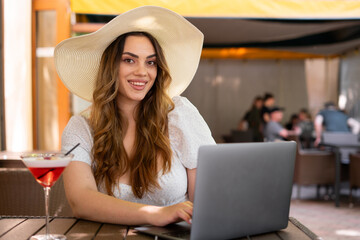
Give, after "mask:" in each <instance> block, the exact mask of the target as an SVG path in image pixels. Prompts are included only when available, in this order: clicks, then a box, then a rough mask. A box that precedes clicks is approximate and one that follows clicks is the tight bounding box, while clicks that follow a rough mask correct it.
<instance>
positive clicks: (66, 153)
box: [37, 143, 80, 179]
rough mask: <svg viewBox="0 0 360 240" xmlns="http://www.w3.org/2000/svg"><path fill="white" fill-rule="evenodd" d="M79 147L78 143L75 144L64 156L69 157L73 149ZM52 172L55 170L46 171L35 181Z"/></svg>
mask: <svg viewBox="0 0 360 240" xmlns="http://www.w3.org/2000/svg"><path fill="white" fill-rule="evenodd" d="M79 145H80V143H78V144H76V145H75V146H74V147H73V148H72V149H70V150H69V151H68V152H67V153H65V156H67V155H69V154H70V153H71V152H72V151H73V150H74V149H75V148H77V147H78V146H79ZM54 170H55V168H52V169H50V170H48V171H46V172H45V173H44V174H42V175H41V176H39V177H38V178H37V179H40V178H42V177H44V176H45V175H46V174H48V173H49V172H51V171H54Z"/></svg>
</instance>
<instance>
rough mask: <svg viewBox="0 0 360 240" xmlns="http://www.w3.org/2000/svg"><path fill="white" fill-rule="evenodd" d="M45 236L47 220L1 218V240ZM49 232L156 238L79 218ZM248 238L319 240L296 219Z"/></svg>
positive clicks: (57, 223)
mask: <svg viewBox="0 0 360 240" xmlns="http://www.w3.org/2000/svg"><path fill="white" fill-rule="evenodd" d="M39 233H40V234H44V233H45V219H44V217H7V216H0V239H1V240H8V239H9V240H23V239H28V238H29V237H30V236H32V235H34V234H39ZM50 233H57V234H64V235H66V237H67V239H69V240H71V239H74V240H75V239H81V240H82V239H96V240H98V239H109V240H110V239H129V240H150V239H154V237H151V236H148V235H144V234H141V233H138V232H136V231H135V230H133V227H129V226H124V225H115V224H106V223H99V222H92V221H87V220H82V219H76V218H60V217H56V218H53V219H52V220H51V222H50ZM241 239H244V240H247V239H252V240H256V239H259V240H260V239H262V240H266V239H272V240H277V239H283V240H291V239H297V240H298V239H299V240H301V239H320V238H318V237H317V236H316V235H315V234H314V233H312V232H311V231H310V230H309V229H308V228H306V227H305V226H303V225H302V224H301V223H300V222H298V221H297V220H296V219H294V218H290V219H289V225H288V227H287V228H286V229H284V230H280V231H277V232H274V233H267V234H263V235H258V236H253V237H250V238H241Z"/></svg>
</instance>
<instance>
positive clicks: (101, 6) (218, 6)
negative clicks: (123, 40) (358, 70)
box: [71, 0, 360, 19]
mask: <svg viewBox="0 0 360 240" xmlns="http://www.w3.org/2000/svg"><path fill="white" fill-rule="evenodd" d="M144 5H155V6H161V7H165V8H168V9H171V10H173V11H175V12H177V13H179V14H181V15H183V16H186V17H244V18H302V19H321V18H331V19H344V18H345V19H349V18H360V1H358V0H142V1H139V0H121V1H119V0H71V10H72V11H73V12H75V13H86V14H114V15H115V14H120V13H122V12H125V11H128V10H130V9H133V8H135V7H139V6H144Z"/></svg>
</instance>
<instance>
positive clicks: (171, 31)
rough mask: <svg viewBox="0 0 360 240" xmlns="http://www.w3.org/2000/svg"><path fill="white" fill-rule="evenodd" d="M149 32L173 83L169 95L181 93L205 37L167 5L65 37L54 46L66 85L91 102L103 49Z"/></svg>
mask: <svg viewBox="0 0 360 240" xmlns="http://www.w3.org/2000/svg"><path fill="white" fill-rule="evenodd" d="M139 31H141V32H147V33H149V34H151V35H152V36H153V37H155V38H156V40H157V41H158V42H159V44H160V46H161V48H162V49H163V52H164V55H165V59H166V62H167V64H168V67H169V70H170V75H171V78H172V82H171V85H170V88H169V92H168V94H169V96H170V97H172V96H176V95H180V94H181V93H182V92H183V91H184V90H185V89H186V87H187V86H188V85H189V84H190V82H191V80H192V79H193V77H194V75H195V72H196V70H197V68H198V65H199V60H200V56H201V51H202V45H203V40H204V36H203V34H202V33H201V32H200V31H199V29H197V28H196V27H195V26H194V25H192V24H191V23H190V22H189V21H187V20H186V19H185V18H184V17H182V16H181V15H179V14H177V13H175V12H173V11H170V10H168V9H166V8H162V7H156V6H143V7H138V8H135V9H132V10H130V11H128V12H125V13H122V14H121V15H119V16H117V17H115V18H114V19H112V20H111V21H110V22H109V23H107V24H106V25H105V26H103V27H102V28H100V29H99V30H98V31H96V32H94V33H90V34H87V35H82V36H78V37H73V38H69V39H66V40H64V41H62V42H61V43H59V44H58V45H57V46H56V48H55V53H54V55H55V66H56V70H57V73H58V74H59V77H60V78H61V80H62V81H63V83H64V84H65V86H66V87H67V88H68V89H69V90H70V91H71V92H72V93H74V94H76V95H77V96H79V97H81V98H83V99H85V100H87V101H92V98H93V97H92V94H93V90H94V87H95V81H96V77H97V73H98V70H99V65H100V60H101V56H102V54H103V52H104V50H105V49H106V48H107V47H108V46H109V45H110V44H111V43H112V42H113V41H114V40H115V39H116V38H117V37H118V36H120V35H122V34H124V33H128V32H139Z"/></svg>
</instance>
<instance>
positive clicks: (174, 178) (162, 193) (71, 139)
mask: <svg viewBox="0 0 360 240" xmlns="http://www.w3.org/2000/svg"><path fill="white" fill-rule="evenodd" d="M173 101H174V103H175V108H174V110H173V111H171V112H170V113H169V116H168V119H169V138H170V146H171V149H172V152H173V157H172V165H171V171H170V172H168V173H167V174H165V175H160V176H159V178H158V183H159V185H160V187H161V189H159V188H155V189H154V191H152V192H148V193H145V194H144V196H143V198H141V199H139V198H137V197H135V196H134V194H133V193H132V190H131V186H130V185H127V184H122V183H120V184H119V186H118V187H116V188H115V189H113V191H114V196H115V197H117V198H120V199H123V200H126V201H131V202H138V203H144V204H150V205H157V206H169V205H173V204H176V203H179V202H183V201H185V200H187V174H186V168H189V169H193V168H196V166H197V154H198V149H199V147H200V146H201V145H208V144H215V141H214V139H213V138H212V136H211V132H210V129H209V127H208V126H207V124H206V122H205V121H204V119H203V118H202V116H201V115H200V113H199V111H198V110H197V109H196V107H195V106H194V105H192V104H191V103H190V101H189V100H188V99H186V98H185V97H180V96H176V97H174V98H173ZM77 143H80V146H79V147H77V148H76V149H75V150H74V151H73V152H72V153H73V154H74V159H73V160H74V161H81V162H85V163H87V164H89V165H90V166H91V162H92V157H91V149H92V146H93V136H92V131H91V129H90V126H89V124H88V122H87V120H86V119H85V118H84V117H82V116H74V117H72V118H71V119H70V121H69V123H68V124H67V126H66V128H65V130H64V132H63V134H62V151H64V152H66V151H68V150H70V149H71V148H72V147H73V146H75V145H76V144H77ZM99 191H100V192H103V193H106V190H105V189H103V188H100V189H99Z"/></svg>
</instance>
